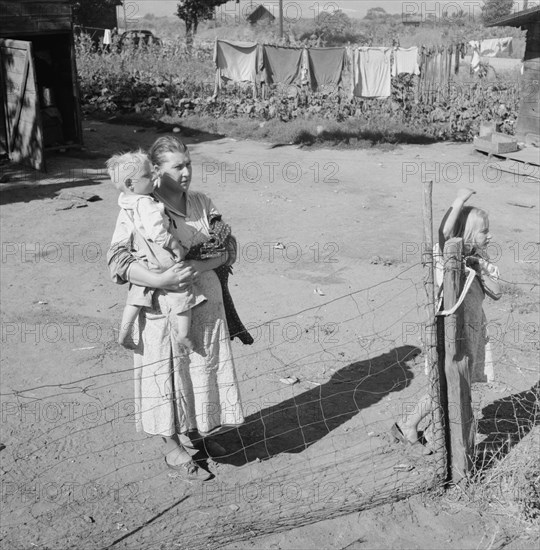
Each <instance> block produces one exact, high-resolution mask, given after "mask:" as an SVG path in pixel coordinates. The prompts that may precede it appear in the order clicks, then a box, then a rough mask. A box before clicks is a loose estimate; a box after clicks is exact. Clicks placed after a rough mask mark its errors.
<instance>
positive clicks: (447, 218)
mask: <svg viewBox="0 0 540 550" xmlns="http://www.w3.org/2000/svg"><path fill="white" fill-rule="evenodd" d="M475 193H476V191H474V190H473V189H468V188H467V187H463V188H461V189H459V190H458V192H457V197H456V199H455V200H454V202H453V203H452V206H451V207H450V208H449V209H448V211H447V212H446V214H445V215H444V217H443V219H442V221H441V225H440V226H439V245H440V247H441V250H444V243H445V242H446V241H447V240H448V239H449V238H450V237H451V236H452V234H453V231H454V228H455V226H456V222H457V220H458V218H459V215H460V213H461V211H462V210H463V206H464V205H465V203H466V202H467V201H468V200H469V199H470V198H471V196H472V195H474V194H475Z"/></svg>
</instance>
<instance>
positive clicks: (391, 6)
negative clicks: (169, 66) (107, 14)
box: [124, 0, 540, 21]
mask: <svg viewBox="0 0 540 550" xmlns="http://www.w3.org/2000/svg"><path fill="white" fill-rule="evenodd" d="M539 1H540V0H529V6H531V5H533V4H538V2H539ZM483 2H484V0H283V5H284V16H285V18H288V19H290V20H291V21H294V20H295V19H297V18H310V17H314V16H316V14H317V13H320V12H321V11H330V12H331V11H334V10H337V9H340V10H342V11H344V12H345V13H346V14H347V15H348V16H349V17H354V18H363V17H364V16H365V15H366V12H367V10H368V9H370V8H375V7H382V8H384V9H385V10H386V11H387V12H388V13H399V14H407V13H408V14H416V15H421V16H424V17H425V16H426V15H427V14H430V13H431V14H433V15H435V16H436V17H437V16H440V15H441V14H442V13H443V12H446V11H448V13H450V14H451V13H453V12H454V11H457V10H458V8H459V7H460V8H461V9H463V10H464V11H465V13H467V14H473V13H479V11H480V7H481V6H482V4H483ZM124 4H125V9H126V15H127V18H128V19H131V20H136V19H137V18H139V17H143V16H144V15H146V14H147V13H153V14H154V15H156V16H163V15H174V13H175V11H176V6H177V4H178V0H124ZM258 4H263V5H264V6H265V7H266V8H267V9H269V10H270V11H271V12H272V13H273V14H274V15H276V17H277V15H278V0H260V1H257V0H240V3H239V4H236V3H235V1H234V0H230V1H229V2H228V3H227V4H225V5H224V6H222V7H221V8H220V9H222V10H223V12H224V13H228V14H230V15H233V16H234V15H240V16H241V15H242V14H244V17H245V14H246V13H249V7H250V5H253V7H256V6H257V5H258ZM522 4H523V0H516V1H515V10H516V11H518V10H519V9H521V7H522Z"/></svg>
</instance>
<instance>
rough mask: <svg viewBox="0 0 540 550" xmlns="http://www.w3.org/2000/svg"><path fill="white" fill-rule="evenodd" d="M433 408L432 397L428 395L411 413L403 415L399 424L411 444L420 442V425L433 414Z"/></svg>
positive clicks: (421, 399)
mask: <svg viewBox="0 0 540 550" xmlns="http://www.w3.org/2000/svg"><path fill="white" fill-rule="evenodd" d="M431 407H432V401H431V397H430V395H429V394H427V393H426V394H425V395H424V396H423V397H421V398H420V401H418V403H417V404H416V406H415V407H414V409H413V410H412V411H411V412H407V413H405V412H404V413H403V416H402V420H401V422H398V423H397V425H398V426H399V428H400V429H401V432H402V433H403V435H404V436H405V437H406V438H407V439H408V440H409V441H410V442H411V443H415V442H416V441H418V424H420V422H421V421H422V420H423V419H424V418H425V417H426V416H427V415H428V414H429V413H430V412H431Z"/></svg>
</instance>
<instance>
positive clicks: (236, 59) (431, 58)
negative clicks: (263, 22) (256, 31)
mask: <svg viewBox="0 0 540 550" xmlns="http://www.w3.org/2000/svg"><path fill="white" fill-rule="evenodd" d="M496 42H497V43H498V42H501V43H503V42H504V44H506V46H508V44H509V43H511V39H509V40H508V39H500V40H498V41H496ZM466 48H467V45H466V44H465V43H464V42H453V43H452V44H449V45H430V46H427V45H422V46H420V47H418V46H412V47H410V48H402V47H400V46H357V45H353V46H350V45H349V46H337V47H307V46H281V45H273V44H264V43H263V44H259V43H256V42H231V41H228V40H220V39H216V41H215V48H214V63H215V66H216V89H215V94H217V93H218V91H219V90H220V89H221V85H222V79H226V80H230V81H233V82H250V83H251V84H252V86H253V94H254V96H256V94H257V87H256V83H257V79H258V80H259V81H260V83H261V85H262V87H263V93H264V91H265V87H266V86H267V85H272V84H284V85H292V84H300V85H301V86H305V85H307V86H308V87H310V88H311V90H312V91H319V90H320V89H325V88H328V87H329V86H331V87H333V88H334V89H336V88H338V87H340V86H341V84H342V80H343V72H344V71H345V70H346V69H349V72H350V74H351V86H350V93H351V95H352V96H357V97H377V98H385V97H389V96H390V94H391V77H392V76H394V77H395V76H397V75H398V74H403V73H406V74H413V75H419V76H420V78H419V85H418V87H419V92H420V95H421V96H422V99H424V100H426V101H430V100H431V99H432V96H433V94H434V92H436V91H438V90H440V88H441V87H442V86H444V85H447V84H448V83H449V81H450V77H451V74H452V72H453V73H454V74H457V73H458V71H459V67H460V59H464V57H465V53H466ZM499 50H500V48H499Z"/></svg>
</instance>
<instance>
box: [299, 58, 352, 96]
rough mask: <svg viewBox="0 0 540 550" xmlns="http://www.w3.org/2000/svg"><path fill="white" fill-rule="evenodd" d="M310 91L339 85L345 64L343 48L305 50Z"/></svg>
mask: <svg viewBox="0 0 540 550" xmlns="http://www.w3.org/2000/svg"><path fill="white" fill-rule="evenodd" d="M307 57H308V67H309V75H310V81H311V89H312V90H313V91H314V92H316V91H318V90H319V89H320V88H324V87H327V86H332V87H334V89H336V88H337V87H338V86H339V85H340V84H341V78H342V76H343V67H344V64H345V48H309V49H308V50H307Z"/></svg>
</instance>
